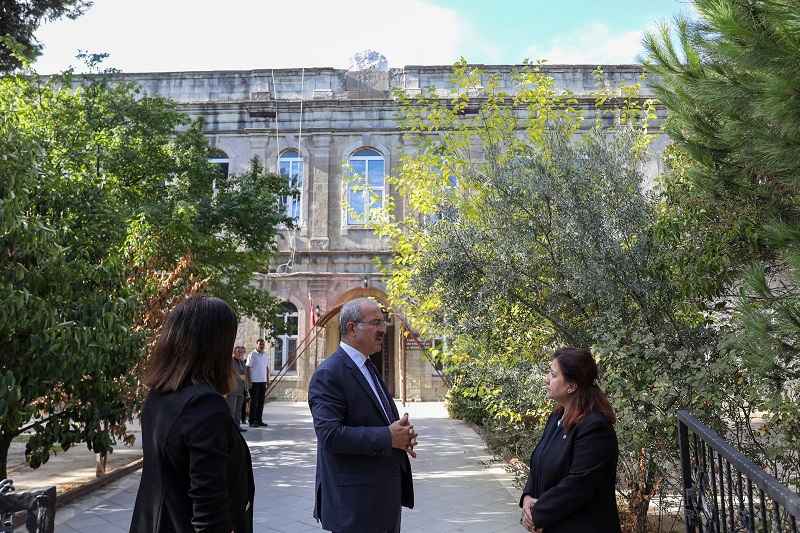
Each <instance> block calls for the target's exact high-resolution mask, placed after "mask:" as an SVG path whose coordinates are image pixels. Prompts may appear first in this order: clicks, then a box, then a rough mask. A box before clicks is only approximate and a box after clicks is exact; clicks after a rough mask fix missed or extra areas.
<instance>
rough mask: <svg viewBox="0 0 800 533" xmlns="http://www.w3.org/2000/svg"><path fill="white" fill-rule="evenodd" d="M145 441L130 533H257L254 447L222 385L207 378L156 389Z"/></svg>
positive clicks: (145, 420)
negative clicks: (215, 385) (241, 430)
mask: <svg viewBox="0 0 800 533" xmlns="http://www.w3.org/2000/svg"><path fill="white" fill-rule="evenodd" d="M142 448H143V450H142V451H143V456H144V463H143V465H142V480H141V482H140V484H139V492H138V494H137V495H136V504H135V506H134V509H133V520H132V522H131V528H130V531H131V533H172V532H176V533H177V532H191V533H194V532H199V531H202V532H210V533H230V532H231V531H235V532H236V533H252V531H253V496H254V495H255V483H254V481H253V465H252V462H251V459H250V450H249V449H248V447H247V443H246V442H245V440H244V438H242V435H241V434H240V433H239V431H238V429H237V428H236V425H235V424H234V422H233V418H232V417H231V411H230V409H229V408H228V404H227V403H226V402H225V400H224V398H223V397H222V396H221V395H220V394H219V393H218V392H216V391H215V390H214V389H212V388H211V387H210V386H208V385H206V384H199V385H187V386H185V387H183V388H181V389H180V390H178V391H176V392H170V393H166V394H161V393H159V392H158V391H156V390H151V391H150V394H148V395H147V398H146V399H145V402H144V409H143V410H142Z"/></svg>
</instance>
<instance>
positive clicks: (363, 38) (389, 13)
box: [34, 0, 465, 73]
mask: <svg viewBox="0 0 800 533" xmlns="http://www.w3.org/2000/svg"><path fill="white" fill-rule="evenodd" d="M462 26H463V23H462V22H461V21H460V20H459V17H458V15H457V14H456V13H455V12H454V11H452V10H449V9H445V8H441V7H436V6H431V5H429V4H427V3H425V2H424V1H421V0H396V1H395V2H373V1H371V0H338V1H336V2H330V1H328V0H305V1H304V2H294V3H291V2H273V1H266V2H262V1H253V0H226V1H225V2H212V1H210V0H138V1H137V2H119V1H115V0H95V3H94V7H93V8H92V9H90V10H89V11H88V12H87V13H86V14H85V15H84V16H83V17H81V18H79V19H77V20H75V21H69V20H61V21H57V22H54V23H48V24H45V25H43V26H42V27H41V29H40V31H39V33H38V35H37V36H38V37H39V39H40V41H41V42H43V43H44V44H45V46H46V49H45V55H44V56H43V57H42V58H41V59H40V60H39V61H38V62H37V63H36V65H34V66H35V67H36V69H37V70H38V71H39V72H41V73H51V72H54V71H56V70H60V69H63V68H66V67H67V66H68V65H69V64H74V65H76V64H77V61H76V60H75V59H74V57H75V54H76V52H77V50H78V49H81V50H87V51H89V52H93V53H99V52H107V53H109V54H110V56H111V57H110V59H109V60H108V61H107V66H112V67H116V68H120V69H122V70H123V71H126V72H142V71H170V70H238V69H259V68H291V67H297V68H299V67H325V66H330V67H336V68H344V67H346V66H347V64H348V61H349V58H350V57H351V56H352V55H353V54H354V53H355V52H359V51H362V50H365V49H370V50H376V51H378V52H380V53H381V54H383V55H385V56H386V57H387V59H388V61H389V66H390V67H400V66H404V65H410V64H426V65H427V64H436V63H440V64H450V63H452V62H453V61H454V60H455V59H457V57H458V52H457V50H459V49H463V46H464V43H463V42H462V39H463V38H464V36H465V33H464V32H463V31H462V30H461V28H462Z"/></svg>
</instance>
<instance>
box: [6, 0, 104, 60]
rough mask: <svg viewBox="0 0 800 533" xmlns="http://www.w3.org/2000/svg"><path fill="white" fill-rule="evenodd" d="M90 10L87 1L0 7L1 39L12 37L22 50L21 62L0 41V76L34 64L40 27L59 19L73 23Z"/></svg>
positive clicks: (17, 2)
mask: <svg viewBox="0 0 800 533" xmlns="http://www.w3.org/2000/svg"><path fill="white" fill-rule="evenodd" d="M91 6H92V2H91V1H90V0H9V1H5V2H3V3H2V5H0V37H11V38H12V39H13V40H14V41H15V42H16V43H18V44H19V45H21V46H22V47H23V50H22V54H21V55H22V58H20V57H19V55H18V54H17V53H16V52H17V50H14V48H15V47H14V46H13V45H11V44H10V42H9V41H0V72H9V71H12V70H16V69H18V68H20V67H22V66H23V64H24V63H25V61H26V60H27V61H28V62H30V61H33V60H35V59H36V58H37V57H39V56H40V55H41V54H42V45H41V44H40V43H39V41H37V40H36V37H34V35H33V34H34V33H35V32H36V30H38V29H39V25H40V24H41V23H42V22H44V21H48V20H56V19H59V18H61V17H67V18H70V19H76V18H78V17H79V16H81V15H83V14H84V13H85V12H86V10H87V9H88V8H90V7H91Z"/></svg>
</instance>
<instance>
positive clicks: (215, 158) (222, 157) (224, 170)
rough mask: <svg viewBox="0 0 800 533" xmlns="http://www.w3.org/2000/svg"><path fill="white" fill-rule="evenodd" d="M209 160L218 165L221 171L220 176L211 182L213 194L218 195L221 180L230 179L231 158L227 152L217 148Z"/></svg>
mask: <svg viewBox="0 0 800 533" xmlns="http://www.w3.org/2000/svg"><path fill="white" fill-rule="evenodd" d="M208 162H209V163H213V164H215V165H217V169H218V171H219V174H218V176H217V177H216V178H214V181H213V182H212V183H211V188H212V190H213V191H214V192H213V194H215V195H216V194H217V186H218V183H219V181H220V180H226V179H228V173H229V172H230V166H231V160H230V158H229V157H228V155H227V154H226V153H225V152H223V151H222V150H217V151H216V152H215V153H213V154H212V155H211V157H209V158H208Z"/></svg>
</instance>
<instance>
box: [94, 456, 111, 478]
mask: <svg viewBox="0 0 800 533" xmlns="http://www.w3.org/2000/svg"><path fill="white" fill-rule="evenodd" d="M107 459H108V454H107V453H106V452H99V453H96V454H94V464H95V475H96V476H97V477H100V476H102V475H103V474H105V473H106V460H107Z"/></svg>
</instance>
